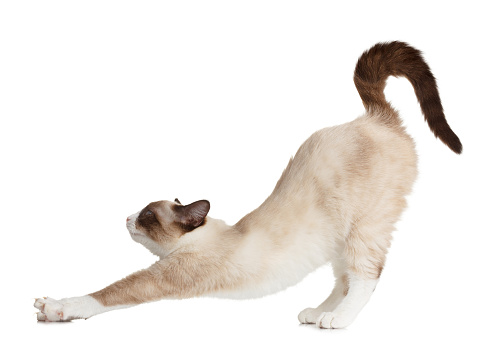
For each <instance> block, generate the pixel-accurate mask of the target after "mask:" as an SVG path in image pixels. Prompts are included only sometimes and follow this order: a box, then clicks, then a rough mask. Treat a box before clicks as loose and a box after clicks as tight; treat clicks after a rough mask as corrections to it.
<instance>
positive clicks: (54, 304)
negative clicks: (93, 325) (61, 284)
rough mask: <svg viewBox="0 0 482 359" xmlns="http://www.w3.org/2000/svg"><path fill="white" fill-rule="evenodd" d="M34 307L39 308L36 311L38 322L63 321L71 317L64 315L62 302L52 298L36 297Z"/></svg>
mask: <svg viewBox="0 0 482 359" xmlns="http://www.w3.org/2000/svg"><path fill="white" fill-rule="evenodd" d="M34 307H35V308H37V309H39V310H40V312H38V313H37V320H38V321H40V322H63V321H69V320H70V319H71V318H69V317H68V316H66V315H65V314H66V313H64V309H65V308H64V305H63V303H62V302H60V301H58V300H55V299H52V298H48V297H43V298H38V299H36V300H35V303H34Z"/></svg>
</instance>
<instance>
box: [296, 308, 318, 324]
mask: <svg viewBox="0 0 482 359" xmlns="http://www.w3.org/2000/svg"><path fill="white" fill-rule="evenodd" d="M316 318H317V315H316V309H315V308H306V309H304V310H302V311H301V313H300V314H298V320H299V321H300V323H301V324H313V323H315V321H316Z"/></svg>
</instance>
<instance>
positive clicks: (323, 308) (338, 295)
mask: <svg viewBox="0 0 482 359" xmlns="http://www.w3.org/2000/svg"><path fill="white" fill-rule="evenodd" d="M332 266H333V274H334V276H335V286H334V288H333V290H332V291H331V294H330V295H329V296H328V298H326V299H325V301H324V302H323V303H321V304H320V305H319V306H318V307H316V308H306V309H304V310H302V311H301V313H300V314H298V320H299V321H300V323H302V324H314V323H316V320H317V319H318V318H319V317H320V315H321V314H322V313H325V312H331V311H333V310H335V308H336V307H337V306H338V304H340V303H341V301H342V300H343V298H344V296H345V295H346V294H347V293H348V276H347V274H346V267H345V265H344V263H343V264H342V263H332Z"/></svg>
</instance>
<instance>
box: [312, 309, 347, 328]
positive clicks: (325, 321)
mask: <svg viewBox="0 0 482 359" xmlns="http://www.w3.org/2000/svg"><path fill="white" fill-rule="evenodd" d="M352 321H353V320H351V319H349V318H346V317H345V316H343V315H340V314H336V313H334V312H324V313H321V314H320V316H319V317H318V318H317V319H316V326H317V327H319V328H323V329H341V328H345V327H347V326H348V325H350V324H351V322H352Z"/></svg>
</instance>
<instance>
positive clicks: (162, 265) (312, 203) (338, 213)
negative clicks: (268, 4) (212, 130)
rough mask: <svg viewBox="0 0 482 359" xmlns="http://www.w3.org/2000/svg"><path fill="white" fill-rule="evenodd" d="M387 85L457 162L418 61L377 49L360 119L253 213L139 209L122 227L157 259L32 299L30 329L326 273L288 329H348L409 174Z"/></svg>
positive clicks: (317, 138) (325, 140)
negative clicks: (98, 285) (316, 301)
mask: <svg viewBox="0 0 482 359" xmlns="http://www.w3.org/2000/svg"><path fill="white" fill-rule="evenodd" d="M389 76H404V77H406V78H407V79H408V80H409V81H410V83H411V84H412V85H413V87H414V90H415V94H416V96H417V99H418V101H419V103H420V107H421V110H422V113H423V114H424V116H425V119H426V121H427V123H428V125H429V127H430V129H431V130H432V132H433V133H434V134H435V136H436V137H438V138H439V139H440V140H442V142H444V143H445V144H446V145H447V146H448V147H449V148H450V149H452V150H453V151H454V152H455V153H457V154H460V153H461V152H462V144H461V142H460V140H459V138H458V137H457V135H455V133H454V132H453V131H452V130H451V128H450V127H449V125H448V124H447V121H446V119H445V116H444V113H443V108H442V104H441V101H440V97H439V94H438V90H437V85H436V81H435V78H434V77H433V75H432V73H431V70H430V68H429V67H428V65H427V63H426V62H425V61H424V59H423V57H422V55H421V53H420V51H418V50H417V49H415V48H413V47H411V46H409V45H408V44H406V43H404V42H398V41H394V42H389V43H378V44H376V45H374V46H373V47H372V48H370V49H369V50H367V51H365V52H364V53H363V54H362V55H361V56H360V58H359V59H358V62H357V64H356V68H355V74H354V82H355V86H356V88H357V90H358V92H359V94H360V97H361V99H362V101H363V104H364V106H365V109H366V113H365V114H364V115H362V116H361V117H359V118H357V119H355V120H354V121H352V122H349V123H346V124H342V125H339V126H334V127H330V128H325V129H322V130H320V131H318V132H315V133H314V134H313V135H312V136H311V137H309V138H308V140H306V141H305V142H304V143H303V144H302V145H301V147H300V148H299V150H298V152H297V153H296V155H295V156H294V157H293V158H291V159H290V161H289V163H288V166H287V167H286V169H285V170H284V172H283V174H282V175H281V178H280V179H279V181H278V183H277V184H276V187H275V189H274V190H273V192H272V194H271V195H270V196H269V197H268V198H267V199H266V201H265V202H263V203H262V204H261V206H260V207H259V208H257V209H255V210H254V211H253V212H251V213H249V214H247V215H246V216H245V217H243V218H242V219H241V220H240V221H239V222H238V223H236V224H235V225H233V226H229V225H227V224H225V223H224V222H223V221H221V220H218V219H214V218H211V217H208V216H207V214H208V212H209V209H210V203H209V202H208V201H207V200H200V201H196V202H194V203H191V204H188V205H182V204H181V202H180V201H179V200H178V199H176V200H175V201H173V202H171V201H159V202H153V203H150V204H149V205H147V206H146V207H145V208H144V209H142V210H141V211H140V212H138V213H136V214H133V215H131V216H129V217H128V218H127V221H126V225H127V229H128V230H129V233H130V235H131V237H132V239H133V240H134V241H136V242H139V243H141V244H142V245H144V246H145V247H146V248H147V249H149V250H150V251H151V252H152V253H154V254H155V255H157V256H159V257H160V259H159V261H157V262H156V263H154V264H153V265H152V266H150V267H149V268H147V269H144V270H141V271H139V272H136V273H133V274H131V275H129V276H128V277H126V278H124V279H122V280H119V281H117V282H115V283H113V284H111V285H110V286H108V287H106V288H105V289H102V290H100V291H97V292H95V293H91V294H89V295H85V296H81V297H75V298H66V299H62V300H54V299H52V298H47V297H44V298H40V299H37V300H36V301H35V304H34V306H35V307H36V308H38V309H40V312H38V313H37V319H38V320H39V321H70V320H72V319H79V318H90V317H92V316H94V315H97V314H100V313H103V312H106V311H110V310H113V309H121V308H127V307H130V306H133V305H137V304H141V303H145V302H152V301H156V300H160V299H163V298H171V299H172V298H189V297H197V296H217V297H224V298H255V297H261V296H264V295H267V294H271V293H275V292H278V291H280V290H283V289H285V288H287V287H289V286H292V285H294V284H296V283H298V282H299V281H301V280H302V279H303V278H304V277H305V276H306V275H307V274H309V273H310V272H312V271H314V270H315V269H317V268H318V267H320V266H322V265H324V264H327V263H331V265H332V267H333V273H334V276H335V286H334V288H333V291H332V292H331V294H330V295H329V296H328V298H327V299H326V300H325V301H324V302H323V303H321V304H320V305H319V306H318V307H317V308H307V309H305V310H303V311H302V312H301V313H300V314H299V316H298V319H299V321H300V322H301V323H314V324H316V325H317V326H318V327H320V328H344V327H346V326H348V325H349V324H351V323H352V322H353V321H354V319H355V318H356V316H357V314H358V313H359V312H360V311H361V309H362V308H363V307H364V306H365V304H366V303H367V302H368V300H369V298H370V296H371V294H372V292H373V291H374V290H375V287H376V285H377V283H378V281H379V278H380V275H381V273H382V270H383V267H384V264H385V258H386V254H387V250H388V248H389V247H390V241H391V238H392V237H391V233H392V231H393V230H394V224H395V223H396V221H397V220H398V219H399V217H400V214H401V213H402V211H403V210H404V208H405V207H406V201H405V196H406V195H407V194H408V193H409V192H410V191H411V188H412V185H413V183H414V180H415V178H416V175H417V156H416V153H415V148H414V142H413V140H412V138H411V137H410V136H409V135H408V134H407V133H406V131H405V128H404V127H403V126H402V122H401V120H400V118H399V115H398V113H397V111H396V110H394V109H393V108H392V106H391V105H390V104H389V103H388V102H387V101H386V99H385V96H384V92H383V91H384V88H385V84H386V79H387V78H388V77H389Z"/></svg>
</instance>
